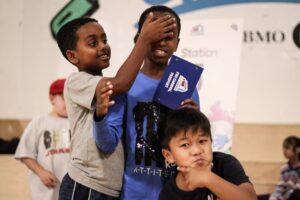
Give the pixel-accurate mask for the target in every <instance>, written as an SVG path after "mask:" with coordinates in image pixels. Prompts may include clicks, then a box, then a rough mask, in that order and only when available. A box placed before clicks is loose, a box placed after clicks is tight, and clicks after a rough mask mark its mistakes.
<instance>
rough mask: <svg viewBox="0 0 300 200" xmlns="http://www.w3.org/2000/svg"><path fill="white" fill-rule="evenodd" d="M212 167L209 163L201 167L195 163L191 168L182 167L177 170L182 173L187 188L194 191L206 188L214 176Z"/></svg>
mask: <svg viewBox="0 0 300 200" xmlns="http://www.w3.org/2000/svg"><path fill="white" fill-rule="evenodd" d="M212 166H213V165H212V163H210V162H208V161H207V162H205V163H204V164H203V165H201V166H198V165H197V164H195V163H193V164H191V165H190V166H180V167H178V168H177V169H178V171H180V172H181V173H182V175H183V178H184V181H185V184H186V186H187V187H188V188H189V190H191V191H192V190H195V189H196V188H200V187H205V186H206V183H207V182H208V181H209V179H210V175H211V174H212V172H211V169H212Z"/></svg>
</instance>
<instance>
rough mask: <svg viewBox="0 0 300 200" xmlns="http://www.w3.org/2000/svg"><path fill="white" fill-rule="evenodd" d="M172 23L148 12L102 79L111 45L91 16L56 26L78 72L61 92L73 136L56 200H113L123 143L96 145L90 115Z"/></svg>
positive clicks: (124, 84)
mask: <svg viewBox="0 0 300 200" xmlns="http://www.w3.org/2000/svg"><path fill="white" fill-rule="evenodd" d="M174 21H175V20H174V19H173V18H171V17H170V16H165V17H164V18H160V19H157V20H154V19H153V15H150V16H149V17H148V18H147V20H146V23H145V25H144V26H143V29H142V32H141V37H140V39H139V40H138V41H137V43H136V45H135V46H134V48H133V50H132V52H131V54H130V55H129V56H128V58H127V60H126V61H125V62H124V64H123V65H122V66H121V68H120V69H119V71H118V72H117V74H116V76H115V77H113V78H107V77H102V70H103V69H105V68H107V67H108V66H109V60H110V47H109V45H108V43H107V36H106V34H105V32H104V29H103V28H102V26H101V25H100V24H99V23H98V22H97V21H96V20H95V19H92V18H79V19H75V20H72V21H70V22H68V23H67V24H65V25H64V26H63V27H62V28H61V29H60V30H59V32H58V34H57V42H58V46H59V48H60V50H61V52H62V54H63V55H64V57H65V58H66V59H68V61H69V62H71V63H72V64H73V65H75V66H76V67H77V68H78V72H75V73H73V74H71V75H70V76H69V77H68V79H67V81H66V87H65V90H64V97H65V102H66V106H67V111H68V114H69V121H70V128H71V138H72V139H71V161H70V165H69V169H68V174H67V175H66V176H65V177H64V179H63V181H62V184H61V189H60V195H59V199H84V200H85V199H117V197H118V196H119V194H120V190H121V186H122V175H123V170H124V155H123V147H122V144H121V142H119V143H118V147H117V148H116V150H115V151H114V152H112V153H110V154H106V153H103V152H101V151H99V150H98V149H97V147H96V144H95V141H94V139H93V136H92V119H93V113H94V110H95V108H96V107H103V106H107V104H110V105H111V104H113V101H102V100H103V98H101V97H102V95H106V93H104V94H103V90H106V89H107V88H109V89H110V90H109V91H108V93H109V95H111V92H113V95H116V94H120V93H124V92H126V91H127V90H128V89H129V88H130V86H131V84H132V83H133V81H134V79H135V77H136V75H137V73H138V71H139V69H140V66H141V64H142V62H143V58H144V57H145V55H146V52H147V51H148V49H149V48H150V46H151V44H152V43H153V42H156V41H157V40H161V39H163V38H165V37H170V36H172V35H173V29H174V28H175V26H176V25H175V23H174ZM112 85H113V88H112ZM99 110H100V111H101V109H97V111H96V114H99V113H98V111H99ZM99 115H101V113H100V114H99Z"/></svg>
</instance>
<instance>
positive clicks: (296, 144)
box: [283, 135, 300, 159]
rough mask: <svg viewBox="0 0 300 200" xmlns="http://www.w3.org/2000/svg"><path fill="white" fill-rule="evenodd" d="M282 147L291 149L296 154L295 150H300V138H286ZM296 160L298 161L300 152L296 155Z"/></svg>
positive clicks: (292, 136)
mask: <svg viewBox="0 0 300 200" xmlns="http://www.w3.org/2000/svg"><path fill="white" fill-rule="evenodd" d="M283 147H284V148H288V147H292V149H293V151H294V152H295V153H296V152H297V148H300V138H299V137H297V136H294V135H291V136H288V137H286V138H285V139H284V141H283ZM297 156H298V159H300V152H299V153H298V155H297Z"/></svg>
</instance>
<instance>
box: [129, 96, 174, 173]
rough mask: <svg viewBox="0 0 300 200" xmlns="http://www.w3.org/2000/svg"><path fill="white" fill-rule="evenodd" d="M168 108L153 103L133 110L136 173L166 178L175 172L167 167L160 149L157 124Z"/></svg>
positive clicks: (140, 105)
mask: <svg viewBox="0 0 300 200" xmlns="http://www.w3.org/2000/svg"><path fill="white" fill-rule="evenodd" d="M167 110H168V109H167V108H165V107H161V106H159V105H158V104H157V103H153V102H148V103H146V102H138V103H137V105H136V106H135V107H134V109H133V116H134V121H135V130H136V143H135V164H136V167H135V168H134V173H139V174H144V175H151V176H165V177H168V176H169V175H170V174H172V173H173V172H175V171H174V170H173V169H172V168H171V166H168V167H166V165H165V164H164V163H163V160H164V159H163V156H162V155H161V150H160V148H159V141H158V136H157V131H156V128H157V123H158V120H159V117H161V115H163V114H165V113H166V112H167Z"/></svg>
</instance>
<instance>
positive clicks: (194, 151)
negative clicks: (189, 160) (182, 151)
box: [191, 144, 203, 155]
mask: <svg viewBox="0 0 300 200" xmlns="http://www.w3.org/2000/svg"><path fill="white" fill-rule="evenodd" d="M202 152H203V149H202V148H201V147H200V146H199V145H196V144H194V145H193V146H192V148H191V153H192V155H199V154H201V153H202Z"/></svg>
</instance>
